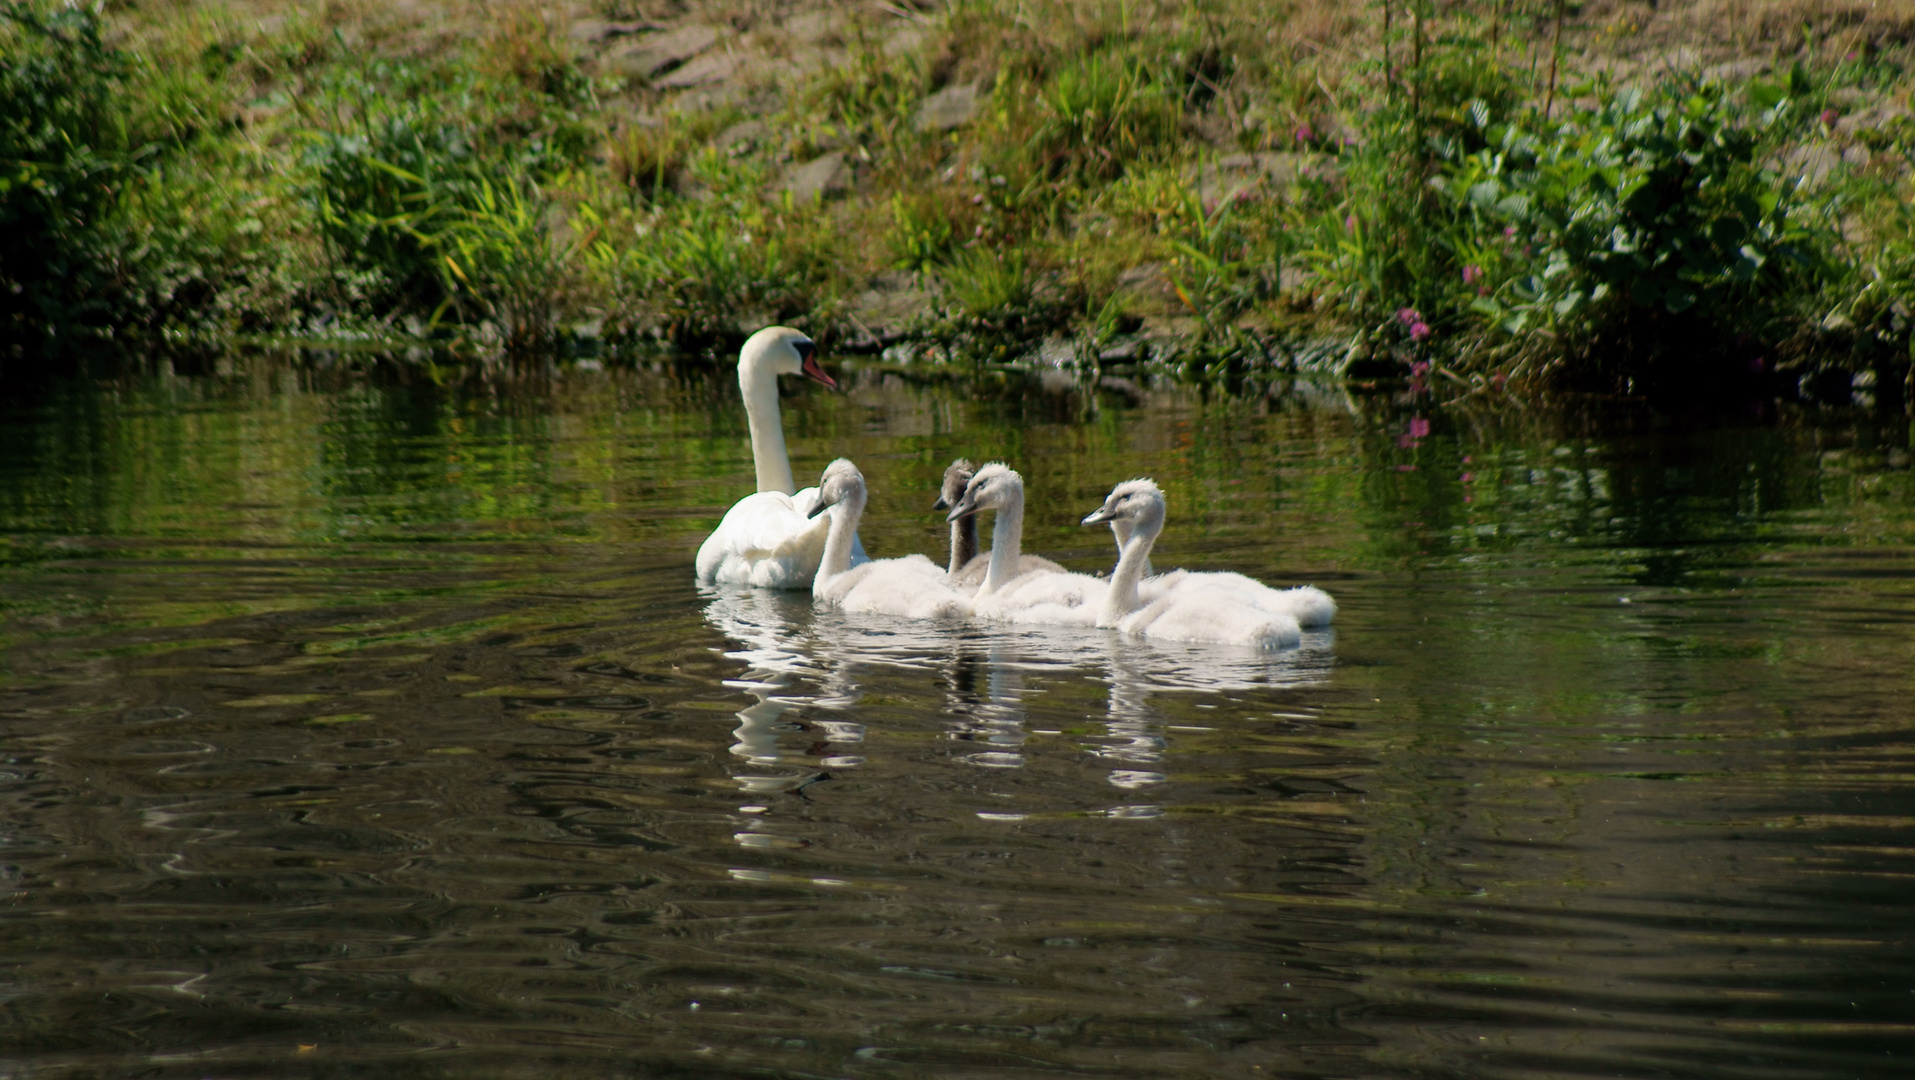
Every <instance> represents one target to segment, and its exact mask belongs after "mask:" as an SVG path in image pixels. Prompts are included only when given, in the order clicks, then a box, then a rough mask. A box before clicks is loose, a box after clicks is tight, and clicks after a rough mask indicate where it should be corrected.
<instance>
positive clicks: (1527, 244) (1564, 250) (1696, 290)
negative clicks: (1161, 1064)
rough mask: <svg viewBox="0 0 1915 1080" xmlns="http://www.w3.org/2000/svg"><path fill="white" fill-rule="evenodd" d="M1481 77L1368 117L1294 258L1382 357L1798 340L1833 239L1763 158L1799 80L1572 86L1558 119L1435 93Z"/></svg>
mask: <svg viewBox="0 0 1915 1080" xmlns="http://www.w3.org/2000/svg"><path fill="white" fill-rule="evenodd" d="M1486 84H1487V85H1488V86H1490V87H1491V88H1492V89H1494V88H1495V87H1496V86H1498V85H1499V84H1498V83H1496V81H1495V80H1494V79H1485V78H1481V77H1470V78H1462V77H1452V78H1450V79H1449V80H1448V82H1447V83H1445V82H1442V81H1437V80H1430V81H1426V82H1425V83H1423V84H1422V85H1421V87H1420V92H1421V93H1422V94H1423V95H1424V96H1423V97H1422V98H1421V100H1420V101H1418V102H1414V103H1411V104H1408V105H1398V106H1395V107H1385V108H1381V109H1378V110H1376V111H1375V112H1373V113H1371V114H1370V116H1369V117H1368V118H1367V120H1366V127H1365V129H1364V132H1363V134H1364V140H1363V145H1361V146H1360V147H1357V148H1354V149H1353V150H1351V151H1350V152H1348V153H1346V154H1344V155H1343V158H1342V175H1341V179H1340V180H1338V181H1336V182H1332V183H1324V184H1319V185H1318V186H1317V188H1316V190H1315V192H1314V196H1315V197H1314V199H1312V200H1311V201H1310V203H1309V204H1308V205H1309V206H1311V207H1312V209H1310V210H1309V211H1308V216H1307V218H1306V219H1305V220H1304V221H1303V224H1304V225H1305V232H1306V235H1307V237H1308V240H1307V242H1306V245H1305V248H1304V251H1303V252H1302V254H1303V257H1304V260H1305V262H1306V263H1307V265H1309V266H1310V268H1311V269H1312V270H1313V271H1314V272H1315V275H1316V283H1317V286H1318V291H1319V294H1320V295H1324V296H1327V297H1330V298H1333V299H1335V300H1336V301H1337V302H1338V304H1339V305H1340V306H1341V307H1342V308H1343V310H1345V311H1346V312H1348V313H1349V314H1351V315H1354V316H1356V317H1357V318H1358V319H1359V321H1360V322H1361V323H1362V324H1363V325H1364V326H1366V327H1367V329H1366V331H1365V335H1366V337H1367V340H1368V342H1369V346H1370V348H1371V350H1372V351H1373V352H1383V353H1390V352H1393V351H1400V350H1401V349H1403V348H1405V347H1407V348H1410V349H1412V350H1414V351H1418V352H1420V351H1424V350H1425V349H1427V348H1434V347H1440V346H1441V345H1442V343H1443V342H1444V341H1446V340H1447V341H1449V342H1451V343H1452V347H1450V348H1448V349H1447V350H1446V355H1447V356H1448V357H1449V360H1450V362H1451V363H1452V364H1453V365H1454V366H1458V367H1464V368H1467V367H1470V366H1472V365H1473V366H1478V367H1488V366H1491V365H1493V364H1497V363H1501V362H1503V361H1505V360H1508V359H1510V358H1512V357H1515V358H1517V359H1518V360H1519V364H1518V366H1519V368H1533V367H1534V365H1533V364H1532V363H1531V362H1532V361H1540V360H1542V359H1543V358H1545V357H1547V358H1548V359H1549V362H1550V363H1560V362H1561V361H1563V360H1564V359H1566V358H1582V359H1585V360H1587V359H1591V358H1595V357H1597V356H1598V355H1599V354H1600V355H1601V356H1602V357H1604V358H1616V359H1618V360H1626V361H1628V362H1640V361H1641V360H1642V359H1644V358H1646V357H1650V356H1652V355H1653V354H1655V353H1656V352H1657V351H1658V350H1661V349H1665V348H1673V349H1675V350H1677V351H1684V352H1687V351H1690V350H1691V349H1692V347H1694V346H1697V345H1699V344H1700V345H1704V346H1708V347H1717V346H1720V345H1721V344H1722V343H1725V342H1730V341H1735V340H1749V339H1758V340H1770V341H1774V340H1777V339H1779V338H1781V337H1785V336H1787V334H1789V333H1790V332H1792V329H1793V326H1794V325H1795V324H1796V323H1798V322H1799V319H1800V316H1801V311H1800V310H1799V309H1800V308H1801V306H1802V305H1803V304H1804V303H1805V301H1806V299H1807V297H1808V296H1809V295H1810V294H1811V293H1812V292H1813V290H1814V279H1815V278H1816V276H1817V275H1818V274H1821V273H1823V272H1824V269H1825V263H1826V262H1827V259H1828V253H1829V251H1830V245H1831V234H1830V233H1829V232H1828V230H1827V229H1826V228H1825V227H1824V226H1823V225H1822V221H1824V220H1826V216H1825V215H1826V210H1827V208H1826V207H1822V206H1817V205H1815V204H1812V203H1810V202H1808V201H1807V200H1806V199H1805V197H1804V196H1803V195H1802V193H1801V191H1800V187H1799V185H1798V184H1792V183H1790V182H1789V181H1786V180H1784V179H1783V178H1782V177H1781V176H1779V175H1777V174H1776V173H1775V172H1774V171H1772V170H1771V169H1769V168H1765V165H1764V162H1765V150H1764V148H1765V147H1767V146H1769V145H1770V143H1771V142H1772V141H1773V140H1774V139H1775V138H1776V137H1777V136H1778V135H1779V134H1781V133H1782V132H1783V131H1784V129H1786V128H1787V127H1788V125H1789V124H1790V122H1791V121H1792V119H1793V118H1794V117H1795V116H1797V115H1798V114H1799V112H1800V109H1799V108H1797V107H1796V105H1795V100H1796V99H1795V95H1797V94H1799V93H1801V92H1802V90H1803V88H1804V87H1803V80H1802V78H1801V76H1800V75H1799V73H1798V74H1797V75H1795V76H1792V77H1791V78H1790V79H1789V80H1786V81H1784V82H1783V83H1780V84H1777V85H1774V86H1770V85H1765V84H1757V85H1755V86H1753V87H1751V90H1750V94H1749V99H1748V100H1749V103H1748V104H1744V103H1742V102H1741V101H1739V100H1738V99H1737V98H1736V97H1735V96H1733V95H1732V94H1731V92H1730V90H1729V88H1728V87H1726V86H1723V85H1721V84H1719V83H1710V82H1703V81H1699V80H1697V79H1694V78H1690V77H1680V76H1669V77H1666V78H1664V79H1663V80H1661V81H1660V82H1658V83H1656V84H1654V85H1653V86H1650V87H1648V88H1636V87H1624V88H1619V89H1611V88H1606V87H1602V86H1596V87H1585V88H1579V89H1578V90H1576V91H1575V92H1574V94H1573V95H1571V97H1572V100H1579V101H1582V102H1585V104H1573V105H1570V106H1567V107H1564V108H1561V109H1560V110H1559V111H1558V112H1557V114H1556V115H1555V116H1554V117H1551V118H1545V117H1544V116H1542V115H1541V112H1540V110H1539V109H1537V108H1535V107H1533V106H1532V107H1529V108H1524V109H1518V108H1515V107H1513V106H1512V105H1509V104H1507V101H1508V98H1507V95H1504V96H1503V97H1501V98H1500V99H1499V100H1502V101H1504V102H1505V104H1503V105H1502V106H1500V107H1498V106H1495V105H1492V104H1491V102H1490V101H1487V100H1484V99H1483V98H1475V99H1472V100H1469V101H1466V102H1462V103H1458V102H1454V101H1451V100H1447V99H1445V98H1443V97H1440V96H1437V95H1436V94H1435V92H1434V89H1433V88H1441V87H1443V86H1446V85H1447V86H1450V87H1451V88H1452V90H1453V91H1454V90H1455V88H1457V87H1460V88H1462V90H1461V91H1455V92H1463V91H1467V90H1469V89H1471V88H1481V87H1483V86H1485V85H1486ZM1406 179H1407V180H1408V181H1410V182H1407V183H1406V182H1405V181H1406ZM1404 312H1408V313H1409V314H1410V315H1411V316H1412V317H1409V318H1400V317H1399V315H1400V314H1402V313H1404ZM1418 327H1420V329H1418V330H1417V332H1416V334H1414V335H1410V334H1409V329H1410V328H1418ZM1464 342H1469V343H1472V345H1473V346H1480V347H1471V348H1468V349H1464V348H1462V347H1461V345H1462V344H1463V343H1464ZM1604 363H1607V359H1605V361H1604ZM1583 366H1584V368H1585V370H1593V368H1594V367H1601V366H1604V365H1603V364H1595V365H1593V366H1592V365H1589V364H1584V365H1583Z"/></svg>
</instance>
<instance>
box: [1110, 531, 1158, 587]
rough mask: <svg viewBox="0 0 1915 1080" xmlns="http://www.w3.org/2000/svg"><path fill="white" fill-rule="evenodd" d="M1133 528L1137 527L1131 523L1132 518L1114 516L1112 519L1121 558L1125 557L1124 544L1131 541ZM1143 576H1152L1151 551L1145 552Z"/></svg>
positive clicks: (1113, 532)
mask: <svg viewBox="0 0 1915 1080" xmlns="http://www.w3.org/2000/svg"><path fill="white" fill-rule="evenodd" d="M1133 528H1135V526H1134V525H1133V524H1132V523H1131V520H1130V519H1129V518H1112V519H1111V520H1110V531H1111V534H1112V535H1113V536H1115V537H1117V557H1118V558H1120V559H1121V558H1123V557H1124V545H1125V544H1128V543H1130V533H1131V530H1132V529H1133ZM1142 576H1143V577H1149V576H1150V555H1149V553H1145V555H1144V569H1143V574H1142Z"/></svg>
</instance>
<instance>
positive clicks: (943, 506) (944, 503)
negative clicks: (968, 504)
mask: <svg viewBox="0 0 1915 1080" xmlns="http://www.w3.org/2000/svg"><path fill="white" fill-rule="evenodd" d="M950 508H951V504H950V502H949V501H948V500H946V499H945V497H944V492H942V491H940V492H938V501H937V502H934V503H932V504H931V509H933V510H949V509H950Z"/></svg>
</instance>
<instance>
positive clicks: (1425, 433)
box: [1410, 416, 1430, 439]
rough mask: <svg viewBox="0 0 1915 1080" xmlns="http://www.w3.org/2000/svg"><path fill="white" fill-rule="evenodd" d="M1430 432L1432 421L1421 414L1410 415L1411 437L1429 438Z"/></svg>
mask: <svg viewBox="0 0 1915 1080" xmlns="http://www.w3.org/2000/svg"><path fill="white" fill-rule="evenodd" d="M1429 434H1430V422H1429V421H1428V420H1427V419H1425V418H1423V417H1421V416H1412V417H1410V438H1412V439H1423V438H1428V437H1429Z"/></svg>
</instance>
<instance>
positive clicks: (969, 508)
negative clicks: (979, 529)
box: [938, 491, 977, 521]
mask: <svg viewBox="0 0 1915 1080" xmlns="http://www.w3.org/2000/svg"><path fill="white" fill-rule="evenodd" d="M938 501H940V502H942V501H943V498H942V497H940V498H939V500H938ZM975 513H977V499H975V498H973V497H972V495H971V493H970V492H968V491H967V492H965V493H964V497H963V498H961V499H959V500H958V503H957V505H956V506H953V507H952V508H951V512H950V513H948V514H946V515H944V520H946V521H956V520H957V519H959V518H961V517H969V516H970V515H972V514H975Z"/></svg>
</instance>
